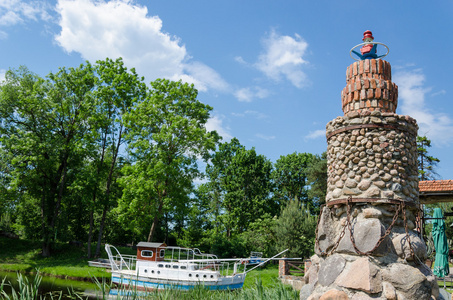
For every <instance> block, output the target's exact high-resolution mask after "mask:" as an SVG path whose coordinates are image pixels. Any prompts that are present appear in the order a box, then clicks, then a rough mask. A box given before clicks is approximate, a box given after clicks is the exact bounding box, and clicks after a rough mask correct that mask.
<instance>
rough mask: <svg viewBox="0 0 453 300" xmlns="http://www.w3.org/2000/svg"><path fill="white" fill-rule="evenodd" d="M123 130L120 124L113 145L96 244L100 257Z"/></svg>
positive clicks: (97, 254) (97, 255) (97, 253)
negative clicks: (116, 139)
mask: <svg viewBox="0 0 453 300" xmlns="http://www.w3.org/2000/svg"><path fill="white" fill-rule="evenodd" d="M122 132H123V126H122V125H121V126H120V132H119V135H118V141H117V144H116V146H114V147H113V159H112V163H111V165H110V171H109V175H108V176H107V189H106V191H105V195H106V197H105V198H106V199H105V206H104V211H103V212H102V220H101V224H100V225H99V235H98V243H97V245H96V254H95V256H96V257H99V255H100V254H101V241H102V235H103V234H104V224H105V218H106V216H107V210H108V209H109V205H110V204H109V202H110V191H111V190H110V187H111V185H112V181H113V173H114V171H115V166H116V159H117V157H118V151H119V149H120V145H121V136H122Z"/></svg>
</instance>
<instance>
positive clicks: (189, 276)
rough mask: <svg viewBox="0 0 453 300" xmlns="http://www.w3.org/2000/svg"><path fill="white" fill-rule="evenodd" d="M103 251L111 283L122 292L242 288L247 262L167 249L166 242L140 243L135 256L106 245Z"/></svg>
mask: <svg viewBox="0 0 453 300" xmlns="http://www.w3.org/2000/svg"><path fill="white" fill-rule="evenodd" d="M105 250H106V251H107V254H108V256H109V262H110V266H111V269H112V283H114V284H116V285H118V286H120V287H121V288H125V289H134V290H139V291H151V290H156V289H157V290H161V289H182V290H190V289H193V288H194V287H196V286H198V285H203V286H205V287H206V288H208V289H211V290H234V289H239V288H242V286H243V284H244V280H245V277H246V274H247V272H246V265H247V259H242V258H237V259H218V258H217V256H215V255H212V254H203V253H201V252H200V251H199V250H198V249H189V248H180V247H169V246H167V245H166V244H165V243H146V242H140V243H138V244H137V256H132V255H122V254H120V253H119V251H118V249H116V248H115V247H114V246H112V245H108V244H106V245H105ZM112 250H114V251H116V254H115V255H113V254H112Z"/></svg>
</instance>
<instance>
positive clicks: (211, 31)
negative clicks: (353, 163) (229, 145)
mask: <svg viewBox="0 0 453 300" xmlns="http://www.w3.org/2000/svg"><path fill="white" fill-rule="evenodd" d="M452 17H453V1H436V2H435V3H431V4H430V5H428V4H427V2H426V1H423V2H422V1H410V2H409V1H379V2H370V1H322V0H320V1H301V0H299V1H290V0H288V1H275V0H261V1H244V0H242V1H237V0H214V1H213V0H210V1H181V0H180V1H174V0H166V1H119V0H118V1H91V0H80V1H68V0H58V1H20V0H0V57H1V59H0V78H1V77H3V76H4V72H5V71H6V70H8V69H9V68H17V67H18V66H20V65H25V66H27V67H28V68H29V69H30V70H32V71H34V72H36V73H38V74H39V75H41V76H45V75H47V74H48V73H49V72H56V71H57V70H58V68H59V67H63V66H65V67H73V66H77V65H79V64H80V63H82V62H84V61H85V60H89V61H91V62H95V61H96V60H98V59H105V58H106V57H110V58H117V57H123V60H124V61H125V63H126V64H127V66H128V67H129V68H131V67H135V68H136V70H137V72H138V73H139V74H140V75H142V76H145V78H146V81H147V82H149V81H151V80H154V79H156V78H162V77H165V78H169V79H173V80H179V79H182V80H184V81H188V82H191V83H194V84H195V86H196V87H197V88H198V89H199V91H200V94H199V99H200V100H201V101H202V102H204V103H207V104H209V105H211V106H212V107H213V108H214V110H213V112H212V118H211V119H210V121H209V123H208V128H209V129H211V130H213V129H215V130H217V131H218V132H219V133H220V134H221V135H222V136H223V138H224V140H226V141H228V140H230V139H231V138H232V137H237V138H238V139H239V141H240V142H241V143H242V144H243V145H245V146H246V147H247V148H251V147H255V149H256V151H257V152H258V153H260V154H263V155H265V156H266V157H268V158H269V159H271V160H272V161H275V160H277V159H278V158H279V157H280V156H281V155H287V154H290V153H293V152H296V151H297V152H310V153H317V154H320V153H322V152H323V151H325V150H326V147H327V143H326V139H325V125H326V123H327V122H329V121H330V120H332V119H334V118H336V117H337V116H339V115H343V112H342V111H341V97H340V95H341V90H342V89H343V87H344V86H345V83H346V78H345V73H346V68H347V66H349V65H350V64H351V63H353V60H352V59H351V58H350V57H349V50H350V49H351V48H352V47H353V46H355V45H357V44H359V43H361V42H362V41H361V39H362V34H363V32H364V31H365V30H371V31H372V32H373V36H374V38H375V41H376V42H382V43H384V44H386V45H388V46H389V48H390V53H389V55H388V56H387V57H386V58H385V59H386V60H387V61H389V62H390V63H391V64H392V70H393V81H394V82H395V83H396V84H397V85H398V86H399V105H398V109H397V113H399V114H403V115H410V116H412V117H414V118H416V119H417V121H418V123H419V126H420V130H419V135H426V136H428V138H430V139H431V140H432V142H433V147H432V148H431V149H430V154H432V155H433V156H435V157H438V158H439V159H440V160H441V162H440V164H439V166H438V168H437V171H438V173H439V175H440V178H441V179H453V158H452V149H453V101H452V100H453V99H451V95H452V92H453V91H452V87H453V82H452V79H453V76H452V70H453V59H452V58H451V55H450V54H449V53H450V52H451V49H452V45H453V43H452V40H453V39H452V38H451V37H450V36H451V34H452V32H453V26H452V24H453V22H452ZM378 49H379V48H378Z"/></svg>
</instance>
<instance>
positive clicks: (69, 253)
mask: <svg viewBox="0 0 453 300" xmlns="http://www.w3.org/2000/svg"><path fill="white" fill-rule="evenodd" d="M40 247H41V244H40V243H39V242H31V241H26V240H16V239H9V238H5V237H0V249H1V251H0V262H2V263H0V270H1V271H12V272H20V273H36V270H39V272H40V274H41V275H43V276H46V275H50V276H55V277H60V278H70V279H76V280H89V281H92V279H93V278H97V279H98V280H99V282H102V279H101V278H106V280H109V279H110V273H108V272H106V271H105V270H104V269H102V268H96V267H89V266H88V259H87V258H86V253H85V251H86V249H85V247H75V246H71V245H68V244H57V245H56V246H55V248H54V251H53V253H52V256H51V257H48V258H44V257H42V256H41V254H40V252H41V250H40ZM118 250H119V251H120V252H121V253H124V254H135V251H134V250H132V249H130V248H126V247H125V248H118ZM101 256H102V257H105V258H106V257H107V254H105V253H103V254H102V255H101ZM252 267H253V266H249V267H248V269H251V268H252ZM275 287H278V288H277V290H278V291H279V293H286V291H285V290H284V288H283V287H282V285H281V283H280V282H279V281H278V264H272V263H267V264H266V265H265V266H262V267H258V268H256V269H255V270H253V271H251V272H250V273H247V277H246V279H245V282H244V288H243V291H244V293H245V291H247V290H250V293H252V294H250V295H255V296H257V295H264V294H263V293H268V292H269V291H267V292H264V291H263V290H262V289H275ZM286 288H287V287H285V289H286ZM289 290H291V289H289ZM195 292H196V291H195ZM209 293H211V292H209ZM213 293H214V294H219V292H218V291H216V292H213ZM232 293H235V292H232ZM247 293H248V292H247ZM253 293H255V294H253ZM260 293H261V294H260ZM220 294H222V293H220ZM210 295H211V294H210ZM246 295H248V294H246V293H245V294H243V297H248V296H246ZM173 296H174V295H173ZM184 297H185V296H184ZM212 297H214V296H212ZM212 297H211V296H209V298H203V299H235V298H234V297H233V298H212ZM215 297H217V296H215ZM241 297H242V296H241ZM291 297H292V296H291ZM189 298H190V297H189ZM189 298H187V299H189ZM160 299H164V298H160ZM167 299H173V298H171V297H170V298H167ZM178 299H179V298H178ZM190 299H194V298H193V297H192V298H190ZM195 299H199V298H195ZM238 299H255V298H253V297H251V298H238ZM257 299H260V298H257ZM262 299H266V298H262ZM285 299H286V298H285Z"/></svg>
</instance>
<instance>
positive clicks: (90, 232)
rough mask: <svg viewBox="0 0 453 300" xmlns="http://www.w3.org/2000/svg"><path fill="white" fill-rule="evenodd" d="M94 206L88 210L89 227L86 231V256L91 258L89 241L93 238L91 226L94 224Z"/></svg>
mask: <svg viewBox="0 0 453 300" xmlns="http://www.w3.org/2000/svg"><path fill="white" fill-rule="evenodd" d="M93 215H94V208H93V209H91V212H90V229H89V232H88V242H87V257H88V258H91V241H92V240H93V226H94V220H93V219H94V216H93Z"/></svg>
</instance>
